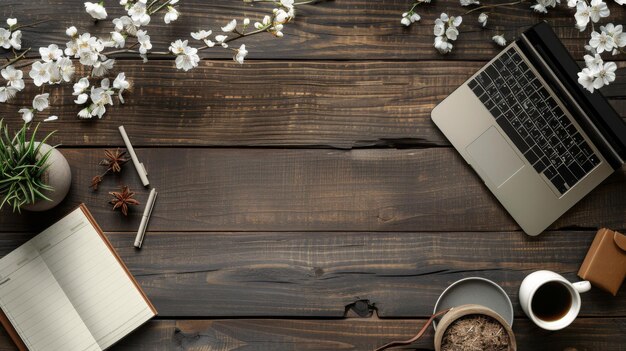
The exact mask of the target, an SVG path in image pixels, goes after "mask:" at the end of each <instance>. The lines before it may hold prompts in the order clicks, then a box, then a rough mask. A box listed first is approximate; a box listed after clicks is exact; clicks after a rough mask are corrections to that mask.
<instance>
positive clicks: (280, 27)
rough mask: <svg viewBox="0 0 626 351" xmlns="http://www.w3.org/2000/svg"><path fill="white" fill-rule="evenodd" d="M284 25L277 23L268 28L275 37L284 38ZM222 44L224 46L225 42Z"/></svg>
mask: <svg viewBox="0 0 626 351" xmlns="http://www.w3.org/2000/svg"><path fill="white" fill-rule="evenodd" d="M282 30H283V25H282V24H280V23H279V24H275V25H274V26H273V27H271V28H270V29H268V31H269V32H270V33H272V34H274V36H275V37H277V38H282V37H283V35H284V34H283V32H282ZM222 46H224V44H222ZM224 47H225V46H224Z"/></svg>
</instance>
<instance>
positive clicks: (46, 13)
mask: <svg viewBox="0 0 626 351" xmlns="http://www.w3.org/2000/svg"><path fill="white" fill-rule="evenodd" d="M105 3H106V5H107V11H108V13H109V20H107V21H100V22H98V23H97V24H95V25H94V21H93V19H92V18H91V17H90V16H89V15H87V13H85V11H84V7H83V6H82V3H76V2H65V3H61V2H57V3H54V5H53V6H49V5H50V1H47V0H34V1H16V0H6V1H5V2H4V4H6V5H8V6H2V8H0V14H1V15H2V16H1V17H2V18H6V17H9V16H17V17H19V21H20V22H21V23H32V22H34V21H37V20H42V19H50V20H51V22H49V23H46V24H41V25H39V26H37V27H36V28H28V29H27V30H25V31H24V46H25V47H29V46H32V47H34V48H38V47H40V46H44V45H45V46H47V45H48V44H50V43H57V44H59V45H64V44H65V42H66V41H67V37H66V36H65V28H67V27H69V26H70V25H75V26H76V27H77V28H79V30H80V31H81V32H82V31H88V32H90V33H93V34H100V35H104V34H108V33H109V32H110V31H112V28H113V26H112V25H111V22H110V20H111V19H113V18H115V17H119V16H121V15H123V14H125V13H124V10H123V8H122V7H121V6H119V5H118V1H107V2H105ZM489 3H495V1H491V2H489ZM530 3H531V2H530V1H529V2H527V3H526V4H521V5H518V6H515V7H513V8H509V9H497V10H495V11H490V13H489V23H488V26H487V28H486V29H483V28H481V27H480V25H479V24H478V22H477V17H478V12H475V13H473V14H471V15H468V16H465V17H464V21H463V25H462V26H461V27H460V31H461V34H460V35H459V39H458V40H457V41H456V42H455V43H454V50H453V52H452V53H451V54H449V55H447V56H445V57H442V56H441V55H439V54H438V53H437V51H436V50H435V49H434V47H433V41H434V36H433V22H434V20H435V18H438V17H439V14H440V13H441V12H447V13H449V14H451V15H459V14H462V13H464V12H465V11H467V9H468V8H463V7H461V6H460V5H459V2H458V0H441V1H436V2H433V3H432V4H430V5H428V6H420V7H418V8H417V11H418V13H420V14H421V16H422V20H421V22H419V23H417V24H414V25H413V26H411V27H410V28H405V27H404V26H402V25H401V24H400V18H401V17H400V16H401V14H402V13H403V12H405V11H406V10H408V7H409V6H410V4H411V2H410V1H409V0H391V1H368V0H358V1H355V0H335V1H327V2H324V3H322V4H318V5H315V6H306V7H302V8H300V10H299V11H298V15H297V18H296V21H295V22H294V23H291V24H288V25H286V26H285V30H284V32H285V37H284V38H283V39H280V40H278V39H275V38H274V37H273V36H271V35H269V34H268V35H265V34H264V35H259V36H256V37H253V38H246V40H245V41H243V42H244V43H246V44H247V45H246V46H247V48H248V50H249V51H250V55H249V58H250V59H352V60H363V59H385V60H391V59H393V60H397V59H402V60H420V59H447V60H451V59H452V60H486V59H490V58H491V57H493V55H494V54H495V53H496V52H498V51H499V47H498V46H496V45H495V44H494V43H493V41H492V40H491V37H492V36H493V35H495V34H497V33H499V34H504V35H505V36H506V37H507V39H509V40H511V39H513V38H514V37H516V36H518V35H519V34H520V33H521V32H523V31H524V30H525V29H526V28H528V27H530V26H532V25H534V24H536V23H537V22H539V21H542V20H546V21H548V23H550V24H551V25H553V26H554V27H555V30H556V32H557V34H558V35H559V37H560V38H561V39H562V40H563V41H564V43H565V45H566V46H567V48H568V49H569V50H570V51H571V52H572V53H573V54H574V55H575V57H578V58H582V56H583V55H584V48H583V46H584V45H585V44H586V42H587V41H588V38H589V32H585V33H580V32H579V31H578V30H577V29H576V28H574V24H575V20H574V12H575V11H574V10H572V9H569V8H567V6H566V4H565V3H561V5H560V6H559V7H558V8H557V9H551V10H550V11H549V13H548V14H547V15H542V14H537V13H535V12H533V11H532V10H531V9H530ZM607 4H608V6H609V8H610V10H611V17H610V18H611V19H612V20H613V21H614V22H615V21H617V23H621V22H620V21H619V20H618V19H620V18H625V17H626V9H624V8H623V7H620V6H619V5H618V4H616V3H614V2H612V1H611V2H607ZM179 8H180V11H181V12H182V16H181V18H180V20H178V21H177V22H174V23H173V24H171V25H165V24H164V23H163V18H162V15H161V16H153V18H152V21H151V23H150V25H148V26H147V29H148V32H149V34H150V35H151V38H152V42H153V44H154V50H166V49H167V46H168V45H169V44H170V42H172V41H174V40H175V39H179V38H182V39H190V40H191V38H190V36H189V33H190V32H192V31H194V32H195V31H197V30H199V29H213V30H215V31H219V27H221V26H223V25H225V24H226V23H227V22H228V21H229V20H230V19H232V18H237V19H239V20H241V18H242V17H243V16H247V17H250V18H251V19H252V20H253V21H255V20H260V19H261V18H262V17H263V15H264V14H266V13H268V12H269V11H271V6H267V5H259V4H256V5H254V6H249V5H246V4H244V3H243V2H242V1H233V0H212V1H211V2H210V6H209V3H208V2H206V1H203V0H188V1H185V2H181V3H180V6H179ZM197 46H199V45H197ZM33 54H36V50H35V52H34V53H33ZM202 55H203V56H205V57H212V58H227V59H230V57H231V55H232V53H231V52H228V51H227V50H222V49H221V48H215V49H214V50H208V51H204V52H202ZM623 58H624V56H623V55H622V59H623Z"/></svg>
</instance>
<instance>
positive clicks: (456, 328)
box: [441, 314, 509, 351]
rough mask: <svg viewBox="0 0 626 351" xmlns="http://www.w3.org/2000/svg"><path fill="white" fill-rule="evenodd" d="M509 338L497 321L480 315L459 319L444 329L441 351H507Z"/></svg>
mask: <svg viewBox="0 0 626 351" xmlns="http://www.w3.org/2000/svg"><path fill="white" fill-rule="evenodd" d="M508 350H509V336H508V334H507V331H506V329H505V328H504V327H503V326H502V324H500V323H499V322H498V321H497V320H495V319H493V318H491V317H489V316H485V315H480V314H471V315H467V316H465V317H462V318H459V319H458V320H456V321H455V322H454V323H452V324H450V326H449V327H448V329H446V331H445V333H444V335H443V340H442V342H441V351H508Z"/></svg>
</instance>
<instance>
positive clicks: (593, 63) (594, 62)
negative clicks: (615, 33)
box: [584, 54, 604, 72]
mask: <svg viewBox="0 0 626 351" xmlns="http://www.w3.org/2000/svg"><path fill="white" fill-rule="evenodd" d="M584 59H585V65H586V66H587V68H589V69H590V70H591V71H593V72H596V71H599V70H600V68H602V66H603V65H604V61H603V60H602V57H600V55H598V54H595V55H594V56H591V55H585V57H584Z"/></svg>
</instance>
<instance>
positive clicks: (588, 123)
mask: <svg viewBox="0 0 626 351" xmlns="http://www.w3.org/2000/svg"><path fill="white" fill-rule="evenodd" d="M521 38H522V41H523V43H524V47H526V48H527V49H528V51H529V53H530V54H531V55H532V56H533V57H532V58H534V59H535V60H534V61H536V62H539V64H540V65H541V68H542V69H543V71H544V72H547V73H548V74H549V77H545V78H546V80H550V81H551V82H553V83H554V84H555V85H556V88H558V90H559V92H560V93H563V95H564V96H565V98H567V105H569V106H573V107H574V109H575V110H576V111H571V112H575V114H576V115H577V116H579V117H581V118H582V121H581V122H583V125H584V126H585V127H587V129H590V130H591V132H593V134H594V136H595V138H593V139H594V142H596V143H597V142H601V143H602V146H604V147H602V149H603V150H605V151H608V152H609V153H610V155H605V157H606V156H611V158H612V159H613V160H617V161H618V162H619V165H618V164H616V163H615V162H610V161H609V163H611V164H612V166H613V167H615V168H618V167H619V166H620V165H621V164H624V160H623V159H622V158H621V157H620V155H619V153H618V152H617V151H616V150H615V149H614V148H613V146H611V144H610V143H609V141H608V140H607V139H606V138H605V137H604V135H603V134H602V132H601V131H600V130H599V129H598V128H597V127H596V125H595V124H594V122H593V120H592V119H591V118H590V117H589V116H588V115H587V113H586V112H585V110H584V109H583V108H582V107H581V106H580V104H579V103H578V102H577V101H576V99H574V97H573V96H572V94H571V93H570V92H569V90H568V89H567V88H566V87H565V86H564V85H563V83H562V82H561V80H560V79H559V77H558V76H557V75H556V74H555V73H554V71H553V70H552V68H551V67H550V65H548V63H547V62H546V61H545V59H544V58H543V57H542V56H541V54H540V53H539V52H538V51H537V49H535V47H534V46H533V45H532V43H531V42H530V40H529V39H528V37H527V36H526V34H525V33H522V35H521ZM559 98H561V100H563V97H562V96H559Z"/></svg>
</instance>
